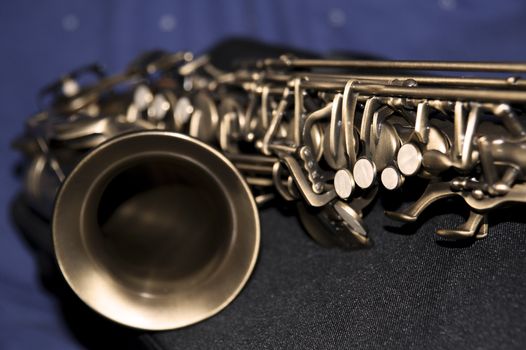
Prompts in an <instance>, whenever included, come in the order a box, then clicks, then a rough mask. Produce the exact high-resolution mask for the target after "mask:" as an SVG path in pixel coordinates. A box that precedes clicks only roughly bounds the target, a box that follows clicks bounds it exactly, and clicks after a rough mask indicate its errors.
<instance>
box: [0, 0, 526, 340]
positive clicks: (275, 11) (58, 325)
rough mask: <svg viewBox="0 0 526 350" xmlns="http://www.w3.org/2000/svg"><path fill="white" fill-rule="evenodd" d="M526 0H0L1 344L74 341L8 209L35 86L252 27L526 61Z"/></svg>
mask: <svg viewBox="0 0 526 350" xmlns="http://www.w3.org/2000/svg"><path fill="white" fill-rule="evenodd" d="M525 34H526V2H525V1H523V0H499V1H482V0H414V1H410V0H397V1H396V0H391V1H380V0H363V1H358V0H347V1H344V0H309V1H300V0H260V1H248V0H215V1H214V0H191V1H183V0H178V1H167V0H162V1H161V0H157V1H124V0H123V1H107V0H98V1H82V0H76V1H67V2H66V1H58V0H53V1H32V2H31V1H27V0H15V1H4V2H2V4H1V5H0V118H1V119H0V141H1V142H0V159H1V163H0V186H1V187H0V349H25V348H31V349H33V348H42V349H77V348H79V347H80V345H78V344H76V343H75V340H74V338H73V337H72V336H71V335H70V334H69V333H68V331H67V329H66V327H65V326H64V324H63V321H62V320H61V318H60V314H59V312H58V305H57V303H56V302H55V301H54V299H53V297H52V296H50V295H48V294H46V292H45V291H44V289H43V287H42V286H41V285H40V284H39V282H38V278H37V274H36V267H35V261H34V259H33V258H32V256H31V255H30V253H29V251H28V249H27V247H26V246H25V244H23V242H22V240H21V238H20V237H19V236H18V234H17V232H16V231H15V229H14V227H13V225H12V223H11V221H10V218H9V216H8V206H9V200H10V199H11V198H12V197H13V196H14V194H15V193H16V191H17V190H18V189H19V188H20V181H19V180H17V179H16V178H15V177H14V175H13V174H12V166H13V164H14V163H15V160H16V159H17V158H18V155H17V154H16V153H15V152H14V151H12V150H11V149H9V143H10V141H11V140H12V139H13V138H14V137H15V136H16V135H17V134H19V133H20V132H21V131H22V128H23V122H24V120H25V118H26V117H27V116H28V115H29V114H31V113H32V112H35V110H36V102H35V100H36V99H35V97H36V93H37V91H38V89H39V88H40V87H42V86H43V85H44V84H46V83H48V82H50V81H52V80H54V79H55V78H57V77H58V76H59V75H61V74H63V73H66V72H68V71H69V70H71V69H73V68H75V67H77V66H80V65H84V64H86V63H91V62H94V61H98V62H102V63H104V64H105V65H106V66H107V67H108V70H109V71H110V72H112V71H116V70H118V69H120V68H123V67H124V65H125V64H126V63H127V62H128V61H129V60H130V59H131V58H133V57H134V56H135V55H136V54H137V53H139V52H141V51H143V50H147V49H152V48H164V49H168V50H182V49H184V50H191V51H194V52H202V51H204V50H206V48H207V47H209V46H210V45H212V44H213V43H215V42H217V41H218V40H220V39H222V38H225V37H228V36H233V35H235V36H240V35H243V36H250V37H255V38H259V39H263V40H266V41H269V42H271V43H280V44H287V45H292V46H295V47H298V48H303V49H308V50H313V51H317V52H327V51H329V50H354V51H362V52H367V53H371V54H375V55H379V56H383V57H387V58H392V59H446V60H523V61H525V60H526V46H525V40H524V39H525Z"/></svg>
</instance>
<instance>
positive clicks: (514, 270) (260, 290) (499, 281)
mask: <svg viewBox="0 0 526 350" xmlns="http://www.w3.org/2000/svg"><path fill="white" fill-rule="evenodd" d="M386 206H389V203H381V202H380V201H378V202H377V203H376V204H374V206H373V208H372V211H371V212H370V213H369V214H368V215H367V216H366V219H365V221H366V223H367V225H368V227H369V231H370V236H371V237H372V239H373V240H374V246H373V247H372V248H368V249H364V250H357V251H342V250H340V249H337V248H334V249H327V248H323V247H320V246H319V245H318V244H317V243H315V242H314V241H313V240H312V239H311V238H310V237H309V236H308V235H307V234H306V233H305V231H304V230H303V228H302V227H301V225H300V224H299V222H298V220H297V218H296V217H295V216H294V212H293V211H290V212H288V211H283V210H278V209H276V208H274V207H271V208H267V209H264V210H262V211H261V223H262V242H261V251H260V255H259V259H258V263H257V265H256V268H255V271H254V273H253V275H252V277H251V279H250V280H249V282H248V284H247V285H246V286H245V288H244V289H243V290H242V292H241V294H240V295H239V296H238V297H237V298H236V299H235V300H234V301H233V302H232V304H230V305H229V306H228V307H227V308H226V309H225V310H224V311H222V312H221V313H219V314H218V315H216V316H214V317H212V318H211V319H208V320H206V321H203V322H201V323H199V324H196V325H193V326H190V327H186V328H183V329H179V330H173V331H168V332H157V333H155V332H151V333H141V332H139V331H134V330H131V329H128V328H125V327H121V326H118V325H116V324H113V323H111V322H109V321H107V320H106V319H104V318H102V317H101V316H98V315H97V314H95V313H94V312H92V311H91V310H90V309H89V308H87V307H86V306H85V305H84V304H83V303H82V302H81V301H80V300H79V299H78V298H76V297H75V296H74V295H73V293H72V292H71V291H70V290H69V288H68V287H67V286H66V284H65V282H64V281H63V279H62V278H61V277H60V275H58V271H57V270H56V265H55V264H54V263H52V261H53V260H52V259H51V257H50V256H49V254H47V253H46V248H49V246H47V247H46V244H47V243H46V240H45V239H42V238H43V237H49V232H48V231H47V230H48V227H47V226H46V222H45V221H44V220H41V219H38V217H35V216H34V214H32V212H31V211H30V210H28V208H27V207H26V206H25V205H24V203H23V200H22V199H21V198H18V199H17V200H16V201H14V202H13V206H12V208H13V216H14V218H15V221H16V222H17V223H18V224H19V227H20V228H21V230H22V231H23V232H24V233H25V234H26V236H25V237H26V238H27V239H28V241H29V242H30V243H31V245H32V246H33V247H34V248H35V249H36V251H37V252H39V254H38V256H39V260H38V262H39V264H40V267H41V270H42V276H43V281H44V283H45V285H46V286H47V287H48V289H49V290H50V291H51V292H52V293H54V294H55V296H56V297H58V298H59V300H60V301H61V303H62V306H63V310H64V317H65V319H66V320H67V322H68V325H69V326H70V327H71V330H72V332H73V333H74V334H75V335H76V336H77V337H78V339H79V340H80V341H81V342H82V343H83V344H85V345H86V347H88V348H93V349H101V348H141V347H146V348H150V349H208V348H225V349H232V348H237V349H239V348H250V349H274V348H329V349H330V348H357V349H377V348H390V349H422V348H434V349H496V348H500V349H524V348H525V347H526V322H525V321H526V301H525V299H524V297H525V295H526V278H525V272H526V261H525V258H524V257H525V250H526V236H525V231H526V225H525V224H526V222H525V221H524V220H526V218H524V215H523V214H522V212H523V210H524V207H520V206H519V207H516V208H515V209H513V210H509V209H508V210H501V211H499V212H497V213H495V214H494V215H492V216H491V217H490V225H491V226H490V234H489V236H488V237H487V238H486V239H483V240H479V241H461V242H449V241H441V240H439V239H437V238H436V236H435V235H434V230H435V229H436V228H437V227H454V226H455V225H456V224H458V223H460V222H461V216H460V215H458V214H451V213H454V212H459V211H461V208H462V207H461V205H459V203H458V202H447V201H446V202H441V204H439V205H437V206H435V207H433V208H430V209H431V210H429V211H427V212H426V215H424V217H423V218H422V220H420V221H419V222H417V223H416V224H414V225H400V224H399V223H396V222H394V221H392V220H390V219H388V218H386V217H385V216H384V215H383V209H384V207H386ZM46 257H47V258H46Z"/></svg>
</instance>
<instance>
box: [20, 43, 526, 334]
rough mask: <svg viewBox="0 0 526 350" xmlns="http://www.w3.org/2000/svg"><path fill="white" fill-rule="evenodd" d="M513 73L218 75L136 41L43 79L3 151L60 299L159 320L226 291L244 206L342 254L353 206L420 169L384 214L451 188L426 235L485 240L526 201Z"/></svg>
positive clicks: (177, 317) (525, 103) (158, 323)
mask: <svg viewBox="0 0 526 350" xmlns="http://www.w3.org/2000/svg"><path fill="white" fill-rule="evenodd" d="M386 72H388V73H386ZM446 72H448V73H446ZM524 72H526V63H480V62H471V63H469V62H429V61H427V62H422V61H371V60H369V61H367V60H322V59H301V58H296V57H293V56H282V57H280V58H276V59H264V60H257V61H252V62H246V63H245V64H244V65H243V67H241V68H239V69H237V70H233V71H223V70H220V69H218V68H217V67H215V66H214V65H213V64H212V63H211V61H210V59H209V58H208V57H207V56H201V57H197V58H195V57H193V55H192V54H190V53H188V52H180V53H175V54H171V53H165V52H153V53H149V54H146V55H144V56H142V57H140V58H139V59H137V60H136V61H134V62H133V63H132V64H131V65H130V66H129V67H128V68H127V69H126V70H125V71H124V72H123V73H121V74H117V75H114V76H106V75H104V74H103V73H102V71H101V70H100V69H99V67H98V66H88V67H83V68H81V69H79V70H76V71H74V72H71V73H70V74H68V75H66V76H64V77H62V78H61V79H60V80H59V81H57V82H56V83H54V84H51V85H50V86H48V87H46V88H45V89H44V90H43V91H42V94H41V98H42V101H43V107H42V108H41V111H40V112H38V113H37V114H35V115H33V116H32V117H31V118H29V119H28V120H27V123H26V130H25V133H24V134H23V135H22V136H21V137H20V138H19V139H17V140H16V142H15V145H16V147H17V148H18V149H20V150H21V151H22V152H23V154H24V155H25V157H26V159H27V162H26V163H27V167H26V171H25V186H24V189H25V196H26V198H27V200H28V201H29V203H30V204H31V206H32V208H33V209H34V210H35V211H37V212H38V213H40V214H41V215H42V216H44V217H47V218H50V219H51V222H52V231H53V241H54V248H55V253H56V257H57V260H58V264H59V266H60V269H61V271H62V273H63V275H64V277H65V279H66V280H67V282H68V283H69V285H70V286H71V288H72V289H73V290H74V291H75V292H76V294H77V295H78V296H79V297H80V298H81V299H82V300H83V301H84V302H85V303H86V304H88V305H89V306H90V307H91V308H93V309H94V310H96V311H98V312H99V313H101V314H102V315H104V316H106V317H108V318H110V319H111V320H114V321H116V322H119V323H121V324H124V325H127V326H131V327H136V328H140V329H148V330H163V329H173V328H178V327H183V326H186V325H190V324H193V323H196V322H199V321H201V320H204V319H206V318H208V317H210V316H212V315H214V314H216V313H217V312H219V311H220V310H222V309H223V308H224V307H226V306H227V305H228V303H229V302H230V301H232V300H233V299H234V298H235V296H236V295H237V294H238V293H239V292H240V290H241V288H242V287H243V286H244V284H245V283H246V281H247V279H248V278H249V276H250V274H251V272H252V270H253V268H254V265H255V262H256V258H257V254H258V248H259V240H260V238H259V235H260V230H259V218H258V209H257V208H258V206H262V205H265V204H266V203H268V202H269V201H272V200H273V199H275V198H276V197H279V198H281V200H284V201H286V202H293V203H295V205H296V206H297V213H298V215H299V218H300V219H301V221H302V223H303V225H304V227H305V229H306V230H307V231H308V233H309V234H310V235H311V236H312V237H313V238H315V239H316V240H317V241H319V242H320V243H322V244H324V245H336V246H340V247H343V248H355V247H363V246H368V245H370V244H371V242H370V239H369V238H368V234H367V228H366V226H365V223H364V221H363V215H364V210H365V209H366V208H367V206H368V205H369V204H370V203H371V202H372V201H373V200H374V199H375V198H376V197H377V196H378V195H381V193H385V192H386V191H396V190H397V189H399V188H401V187H403V186H404V184H405V185H410V182H411V180H409V179H410V178H413V179H420V180H419V181H422V182H424V183H425V185H426V187H425V190H424V191H423V192H422V193H421V194H420V197H419V198H418V199H417V200H416V201H415V202H414V203H412V204H410V205H409V206H407V207H405V208H404V209H402V210H400V211H386V214H387V215H389V216H390V217H392V218H395V219H398V220H401V221H405V222H411V221H415V220H417V218H418V217H419V215H420V214H421V213H422V212H423V211H424V210H425V209H426V208H427V207H428V206H429V205H430V204H432V203H433V202H435V201H438V200H441V199H444V198H449V197H453V196H456V197H460V198H462V199H463V200H464V202H465V203H466V205H467V207H468V208H469V211H470V214H469V217H468V218H467V220H466V221H465V222H464V223H463V224H462V225H460V226H459V227H457V228H438V229H437V231H436V234H437V235H439V236H442V237H446V238H450V239H464V238H483V237H485V236H486V235H487V234H488V222H487V216H488V215H489V213H490V212H491V210H492V209H494V208H496V207H498V206H503V205H510V204H513V203H522V202H525V201H526V182H525V180H526V179H525V172H524V170H525V169H526V129H525V127H524V125H523V120H522V119H524V117H525V113H526V82H525V81H523V80H522V79H521V78H520V74H523V73H524ZM467 73H469V75H466V74H467ZM499 73H500V74H499Z"/></svg>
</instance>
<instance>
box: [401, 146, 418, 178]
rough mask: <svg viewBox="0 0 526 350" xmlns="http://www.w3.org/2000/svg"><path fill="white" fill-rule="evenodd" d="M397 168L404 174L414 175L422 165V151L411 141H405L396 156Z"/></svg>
mask: <svg viewBox="0 0 526 350" xmlns="http://www.w3.org/2000/svg"><path fill="white" fill-rule="evenodd" d="M396 161H397V163H398V168H399V169H400V171H401V172H402V174H404V175H405V176H412V175H415V174H416V173H417V172H418V170H420V167H421V165H422V152H421V151H420V149H419V148H418V147H417V146H416V145H415V144H413V143H406V144H405V145H403V146H402V147H400V149H399V150H398V154H397V156H396Z"/></svg>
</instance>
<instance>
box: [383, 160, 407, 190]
mask: <svg viewBox="0 0 526 350" xmlns="http://www.w3.org/2000/svg"><path fill="white" fill-rule="evenodd" d="M404 179H405V178H404V176H403V175H402V174H400V172H399V171H398V170H397V169H396V168H395V167H394V166H388V167H387V168H385V169H384V170H382V174H381V175H380V181H381V182H382V185H383V186H384V187H385V188H386V189H388V190H390V191H393V190H396V189H398V188H400V187H401V186H402V185H403V183H404Z"/></svg>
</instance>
